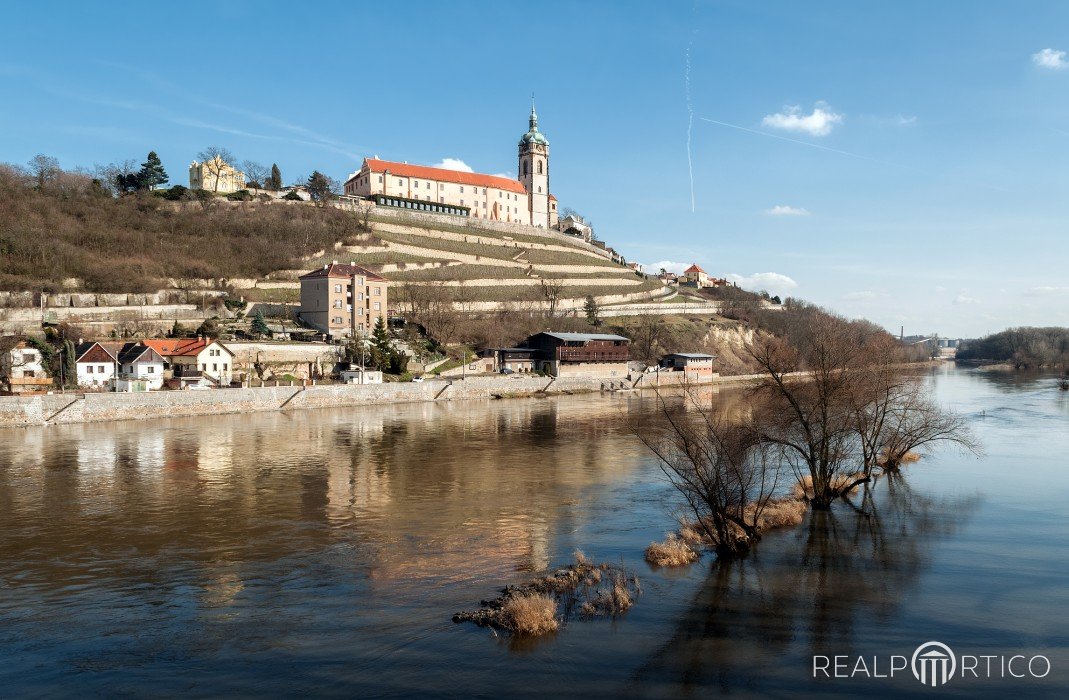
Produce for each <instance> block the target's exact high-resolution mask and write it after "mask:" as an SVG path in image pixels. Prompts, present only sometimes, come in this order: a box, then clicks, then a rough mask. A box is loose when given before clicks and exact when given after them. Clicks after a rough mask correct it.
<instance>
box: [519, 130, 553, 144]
mask: <svg viewBox="0 0 1069 700" xmlns="http://www.w3.org/2000/svg"><path fill="white" fill-rule="evenodd" d="M530 143H540V144H542V145H543V146H548V145H549V141H547V140H546V137H545V135H544V134H543V133H542V132H541V131H538V130H536V129H532V130H531V131H528V132H527V133H526V134H524V135H523V136H521V137H520V145H521V146H523V145H524V144H530Z"/></svg>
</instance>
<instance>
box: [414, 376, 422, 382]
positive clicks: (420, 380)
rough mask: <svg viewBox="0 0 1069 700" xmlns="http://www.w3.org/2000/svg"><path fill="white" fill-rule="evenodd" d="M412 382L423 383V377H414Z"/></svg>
mask: <svg viewBox="0 0 1069 700" xmlns="http://www.w3.org/2000/svg"><path fill="white" fill-rule="evenodd" d="M412 381H414V382H422V381H423V376H422V375H421V376H419V377H412Z"/></svg>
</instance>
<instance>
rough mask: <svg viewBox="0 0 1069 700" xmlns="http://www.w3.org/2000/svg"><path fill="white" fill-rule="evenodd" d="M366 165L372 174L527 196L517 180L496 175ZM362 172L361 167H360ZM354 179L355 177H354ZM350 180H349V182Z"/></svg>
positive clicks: (401, 165)
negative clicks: (504, 191) (385, 174)
mask: <svg viewBox="0 0 1069 700" xmlns="http://www.w3.org/2000/svg"><path fill="white" fill-rule="evenodd" d="M364 165H366V166H367V167H368V168H369V169H370V171H371V172H373V173H383V172H386V171H389V172H390V174H391V175H397V176H399V177H414V178H419V179H421V180H440V181H442V182H455V183H457V184H458V185H472V186H477V187H493V188H496V189H499V190H506V191H508V192H516V193H519V194H527V190H526V189H524V187H523V185H521V184H520V181H519V180H513V179H512V178H509V177H500V176H498V175H483V174H482V173H466V172H462V171H460V170H447V169H445V168H432V167H430V166H428V165H410V164H408V163H396V162H394V161H391V160H378V159H377V158H365V159H364ZM361 170H363V167H361ZM354 177H355V176H354ZM351 179H352V178H350V180H351Z"/></svg>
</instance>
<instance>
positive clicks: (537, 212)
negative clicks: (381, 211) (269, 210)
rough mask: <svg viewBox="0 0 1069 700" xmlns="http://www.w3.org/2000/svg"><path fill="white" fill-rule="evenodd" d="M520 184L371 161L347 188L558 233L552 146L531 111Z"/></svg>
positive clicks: (416, 206) (390, 201) (383, 199)
mask: <svg viewBox="0 0 1069 700" xmlns="http://www.w3.org/2000/svg"><path fill="white" fill-rule="evenodd" d="M517 175H518V176H517V179H515V180H513V179H512V178H508V177H502V176H500V175H485V174H483V173H468V172H463V171H460V170H449V169H446V168H432V167H430V166H426V165H410V164H409V163H398V162H395V161H388V160H380V159H378V158H365V159H364V162H363V163H362V164H361V166H360V170H358V171H357V172H355V173H353V174H352V175H351V176H349V179H348V180H346V182H345V194H347V195H353V196H358V197H367V198H370V199H374V200H375V201H376V203H378V204H381V205H386V206H399V207H402V208H405V209H413V210H416V211H426V212H437V213H448V214H462V215H467V216H471V217H473V218H480V219H490V220H491V221H511V222H517V223H521V224H527V225H529V226H540V227H542V228H556V226H557V198H556V197H554V196H553V195H552V194H550V192H549V141H548V140H546V137H545V135H544V134H542V132H540V131H539V130H538V115H537V114H536V113H535V109H534V106H533V105H532V106H531V116H530V120H529V128H528V131H527V133H525V134H524V135H523V136H521V137H520V142H519V163H518V166H517Z"/></svg>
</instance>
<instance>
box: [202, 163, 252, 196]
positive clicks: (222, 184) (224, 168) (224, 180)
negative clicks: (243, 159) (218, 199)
mask: <svg viewBox="0 0 1069 700" xmlns="http://www.w3.org/2000/svg"><path fill="white" fill-rule="evenodd" d="M189 189H191V190H210V191H212V192H218V193H220V194H228V193H230V192H237V191H238V190H243V189H245V173H243V172H241V171H240V170H237V169H235V168H234V167H233V166H231V165H230V164H229V163H227V162H226V161H225V160H223V159H222V158H220V157H219V156H215V157H214V158H212V159H211V160H206V161H204V162H203V163H199V162H197V161H193V162H192V163H190V164H189Z"/></svg>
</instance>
